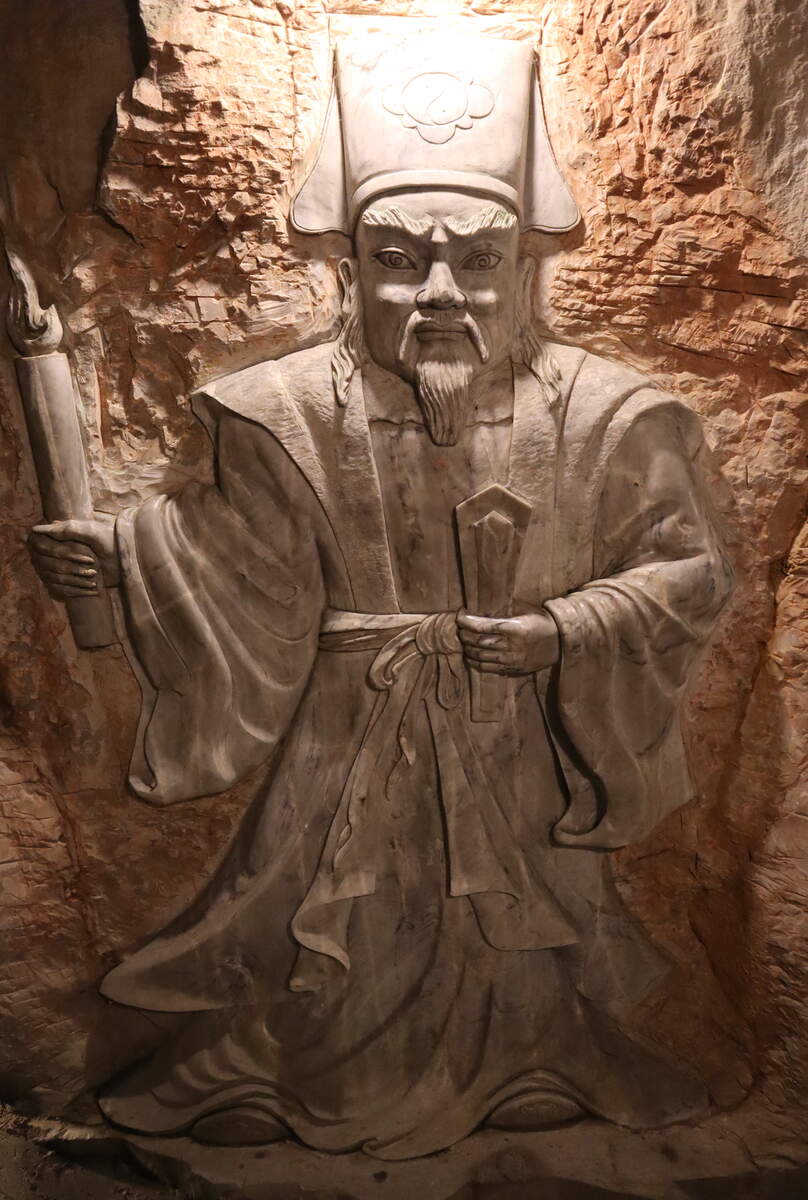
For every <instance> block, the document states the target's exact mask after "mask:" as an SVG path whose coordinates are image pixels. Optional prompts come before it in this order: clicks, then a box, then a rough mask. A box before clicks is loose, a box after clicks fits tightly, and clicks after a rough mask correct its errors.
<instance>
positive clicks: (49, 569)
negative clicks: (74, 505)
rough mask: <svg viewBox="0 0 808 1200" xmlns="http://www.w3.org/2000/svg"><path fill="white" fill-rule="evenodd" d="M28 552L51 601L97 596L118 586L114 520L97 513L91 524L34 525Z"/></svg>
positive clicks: (67, 522) (118, 570)
mask: <svg viewBox="0 0 808 1200" xmlns="http://www.w3.org/2000/svg"><path fill="white" fill-rule="evenodd" d="M28 551H29V553H30V555H31V561H32V562H33V564H34V566H35V567H36V570H37V574H38V575H39V578H40V579H41V580H42V582H43V583H44V584H45V587H46V588H47V589H48V592H49V593H50V595H51V596H53V598H54V600H70V599H73V598H74V597H77V596H93V595H97V594H98V592H99V591H100V590H101V588H102V587H103V586H106V587H114V586H115V584H117V583H118V582H119V578H120V565H119V562H118V552H117V549H116V547H115V518H114V517H112V516H109V515H108V514H106V513H99V514H98V516H97V518H96V519H95V520H91V521H54V522H52V524H50V525H35V526H34V528H33V529H32V530H31V532H30V534H29V535H28Z"/></svg>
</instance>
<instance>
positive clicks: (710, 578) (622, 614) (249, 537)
mask: <svg viewBox="0 0 808 1200" xmlns="http://www.w3.org/2000/svg"><path fill="white" fill-rule="evenodd" d="M552 349H553V353H554V355H555V357H556V359H557V361H558V364H559V367H560V371H561V384H560V388H559V393H558V395H557V396H553V397H548V395H547V394H546V391H545V389H544V388H543V387H542V386H540V384H539V383H538V382H537V380H536V379H535V378H534V377H533V376H532V375H531V374H530V372H529V371H527V370H526V369H525V368H522V367H518V366H515V367H514V368H513V376H512V384H511V379H510V372H509V378H508V380H507V381H506V383H505V385H504V386H503V387H502V388H501V389H499V390H497V391H496V394H494V395H492V396H491V397H489V398H487V399H486V400H485V401H481V404H480V407H479V408H478V409H477V410H476V411H475V414H474V418H473V420H472V422H471V423H470V424H469V426H468V428H467V429H466V430H465V432H464V434H463V435H462V437H461V439H460V441H459V443H458V445H457V446H456V447H438V446H435V445H433V444H432V442H431V441H430V440H429V438H428V435H427V433H426V430H425V429H424V426H423V423H422V421H421V418H420V413H419V411H418V408H417V404H416V402H415V399H414V396H413V394H412V392H411V390H410V389H409V388H408V387H407V385H405V384H404V383H402V381H400V380H398V379H397V378H394V377H392V376H390V375H387V374H386V373H385V372H382V371H380V370H378V369H375V368H371V369H369V370H367V371H366V372H365V373H364V374H360V373H359V372H357V374H356V375H355V377H354V381H353V384H352V389H351V395H350V398H349V402H348V404H347V406H346V407H345V408H344V409H342V408H339V407H337V406H336V405H335V403H334V400H333V396H332V392H331V387H330V375H329V363H330V351H331V348H330V347H329V346H322V347H318V348H316V349H314V350H308V351H303V352H300V353H299V354H295V355H291V356H289V357H287V358H286V359H283V360H280V361H279V362H277V363H263V364H259V365H258V366H256V367H252V368H249V369H247V370H246V371H242V372H239V373H238V374H236V375H233V376H230V377H228V378H227V379H225V380H221V381H218V382H217V383H216V384H214V385H211V386H210V387H209V388H208V389H206V391H205V392H204V393H201V394H200V395H199V396H198V397H197V399H196V411H197V413H198V415H199V416H200V417H201V419H202V420H203V421H204V422H205V423H206V425H207V427H208V429H209V430H210V432H211V436H212V437H213V439H214V443H215V446H216V453H217V467H218V481H217V485H216V486H215V487H203V486H200V485H191V486H189V487H188V488H186V489H185V490H184V491H183V492H182V493H181V494H180V495H179V496H177V497H174V498H165V497H160V498H158V499H156V500H152V501H148V502H146V503H145V504H144V505H142V506H141V507H140V508H139V509H137V510H134V511H132V512H129V513H126V514H124V515H123V516H122V517H121V518H119V520H118V525H117V530H118V539H119V546H120V553H121V560H122V568H123V579H124V582H123V584H122V588H123V592H124V599H125V604H126V609H127V619H128V625H129V632H130V637H131V640H132V644H133V648H134V651H135V654H136V657H137V662H138V664H139V672H140V677H141V685H142V687H143V691H144V704H143V713H142V718H141V722H140V728H139V731H138V740H137V747H136V750H135V754H134V757H133V762H132V768H131V776H130V778H131V783H132V786H133V788H134V790H135V791H136V793H137V794H138V795H139V796H141V797H142V798H143V799H146V800H149V801H150V802H152V803H172V802H174V801H178V800H182V799H186V798H188V797H193V796H197V795H201V794H209V793H215V792H218V791H221V790H223V789H225V788H226V787H228V786H229V785H230V784H231V783H232V782H234V781H235V780H236V779H238V778H239V777H241V776H242V775H244V774H245V773H247V772H248V771H250V770H252V769H254V768H256V767H257V766H259V765H260V764H261V763H264V762H268V764H269V765H268V777H267V782H266V785H265V786H264V787H262V788H261V789H260V790H259V793H258V795H257V797H256V800H255V802H254V804H253V807H252V809H251V811H250V812H249V813H248V815H247V817H246V819H245V821H244V823H243V826H242V829H241V831H240V832H239V834H238V836H237V838H236V841H235V843H234V845H233V847H232V848H231V851H230V853H229V855H228V856H227V858H226V860H225V862H224V864H223V865H222V867H221V868H220V870H219V871H218V872H217V874H216V876H215V878H214V879H213V880H212V881H211V883H210V885H209V886H208V887H207V888H206V889H205V891H204V893H203V894H202V895H201V896H200V897H199V898H198V900H197V901H196V903H195V904H194V905H193V906H192V907H191V908H190V909H189V910H188V911H187V912H186V913H184V914H182V915H181V916H180V917H179V918H178V919H177V920H176V921H174V922H173V923H172V925H171V926H169V928H168V929H167V930H165V931H164V932H163V933H161V934H160V935H159V936H157V937H156V938H155V939H154V940H152V941H151V942H150V943H149V944H148V945H147V946H145V947H144V948H143V949H142V950H140V951H139V952H137V953H136V954H134V955H133V956H132V957H131V958H130V959H128V960H126V961H125V962H124V963H122V964H121V965H120V966H119V967H117V968H115V969H114V970H113V971H112V972H111V973H110V974H109V975H108V976H107V977H106V979H105V980H104V983H103V985H102V990H103V992H104V994H105V995H107V996H109V997H110V998H111V999H114V1000H117V1001H118V1002H120V1003H122V1004H127V1005H130V1006H135V1007H139V1008H142V1009H147V1010H152V1011H165V1012H173V1013H187V1014H188V1017H187V1021H186V1022H185V1024H184V1027H183V1029H182V1031H181V1032H180V1033H179V1034H178V1035H177V1036H172V1037H171V1038H170V1039H169V1040H168V1041H167V1043H166V1045H165V1046H164V1047H162V1048H161V1049H160V1050H158V1051H157V1053H156V1054H155V1055H154V1056H153V1057H152V1058H151V1059H150V1060H149V1061H148V1062H146V1063H145V1064H143V1065H139V1066H136V1067H135V1068H134V1069H132V1070H130V1072H128V1074H126V1075H125V1076H124V1077H123V1078H122V1079H120V1080H118V1081H116V1082H114V1083H113V1084H112V1085H111V1086H109V1087H108V1088H107V1089H106V1090H105V1092H104V1093H103V1095H102V1098H101V1105H102V1108H103V1109H104V1111H105V1112H106V1113H107V1115H108V1116H109V1117H110V1118H111V1119H112V1120H114V1121H116V1122H118V1123H119V1124H121V1125H124V1126H127V1127H130V1128H134V1129H138V1130H141V1131H144V1132H152V1133H171V1132H179V1131H182V1130H186V1129H188V1128H189V1127H191V1126H192V1125H193V1122H194V1121H195V1120H197V1119H199V1118H200V1117H202V1116H204V1115H206V1114H209V1113H212V1112H221V1111H225V1110H227V1109H228V1108H234V1107H236V1106H238V1105H245V1104H246V1105H249V1106H251V1107H253V1108H256V1107H257V1108H259V1109H264V1110H265V1111H266V1112H267V1113H270V1114H272V1115H273V1116H275V1117H277V1118H279V1119H281V1120H282V1121H283V1122H285V1123H286V1124H287V1125H288V1126H289V1127H290V1128H291V1129H292V1130H293V1131H294V1132H295V1133H296V1134H297V1135H298V1136H299V1137H300V1138H302V1139H303V1140H304V1141H305V1142H307V1143H308V1144H310V1145H312V1146H314V1147H316V1148H318V1149H322V1150H331V1151H340V1150H346V1149H349V1148H352V1147H356V1146H362V1147H363V1148H364V1149H365V1150H366V1151H367V1152H369V1153H371V1154H375V1155H377V1156H378V1157H382V1158H384V1157H387V1158H405V1157H410V1156H413V1155H417V1154H424V1153H430V1152H432V1151H435V1150H438V1149H441V1148H443V1147H445V1146H447V1145H450V1144H451V1143H452V1142H454V1141H456V1140H458V1139H459V1138H461V1137H463V1136H464V1135H466V1134H467V1133H469V1132H470V1131H471V1130H472V1129H473V1128H475V1127H476V1126H477V1125H478V1124H479V1123H480V1122H481V1121H483V1120H484V1119H485V1117H486V1116H487V1115H489V1114H490V1113H491V1112H492V1111H493V1110H494V1109H495V1108H496V1107H497V1106H498V1105H501V1104H502V1103H503V1102H507V1101H509V1100H513V1099H515V1098H519V1097H526V1098H527V1097H531V1096H547V1095H550V1096H558V1095H562V1096H565V1097H570V1098H572V1099H574V1100H575V1101H576V1102H577V1103H578V1104H580V1105H581V1106H582V1107H583V1108H585V1109H586V1110H588V1111H591V1112H593V1113H595V1114H599V1115H602V1116H604V1117H607V1118H609V1119H611V1120H615V1121H618V1122H621V1123H624V1124H628V1125H632V1126H635V1127H643V1126H646V1127H647V1126H652V1125H659V1124H662V1123H665V1122H667V1121H672V1120H676V1119H679V1118H681V1117H683V1116H686V1115H689V1114H690V1113H692V1112H693V1111H694V1110H696V1109H698V1108H699V1107H700V1106H701V1105H703V1103H704V1095H703V1092H702V1089H701V1087H700V1086H699V1085H698V1084H697V1083H696V1082H694V1081H693V1080H692V1079H691V1078H690V1077H689V1076H687V1075H686V1074H683V1073H681V1072H680V1071H678V1070H677V1069H676V1068H675V1067H674V1066H673V1065H671V1064H669V1063H667V1062H666V1061H663V1059H662V1058H661V1056H659V1055H658V1054H656V1053H652V1052H651V1051H650V1050H649V1049H648V1048H647V1047H644V1046H642V1045H641V1044H640V1043H639V1042H638V1041H637V1040H636V1039H633V1038H630V1037H629V1036H628V1035H627V1034H626V1032H625V1025H626V1023H627V1019H628V1014H629V1013H630V1011H631V1007H632V1005H634V1004H636V1002H637V1001H638V1000H639V999H640V998H641V997H642V996H643V995H644V994H645V993H646V992H647V990H648V989H649V988H650V987H652V986H653V985H654V984H655V983H657V982H658V981H659V980H660V978H661V976H662V974H663V973H664V969H665V964H664V962H663V961H662V960H661V957H660V956H659V954H658V953H657V952H656V951H655V950H654V948H653V947H652V946H651V945H650V944H649V943H648V942H647V940H646V939H645V937H644V935H643V933H642V931H641V930H640V929H639V928H638V927H637V926H636V925H635V924H634V923H633V922H632V920H631V919H630V918H629V916H628V915H627V914H626V913H625V912H624V911H623V909H622V907H621V905H620V902H619V900H618V898H617V896H616V893H615V890H614V887H613V885H612V883H611V880H610V876H609V869H608V861H607V856H606V855H605V854H604V853H603V851H604V850H607V849H610V848H613V847H616V846H620V845H624V844H627V843H629V842H632V841H635V840H638V839H640V838H642V837H643V836H644V835H645V834H646V833H647V832H648V831H649V830H650V829H652V828H653V826H654V825H655V824H656V823H657V822H658V821H659V819H660V818H661V817H662V816H664V815H665V813H667V812H668V811H670V810H671V809H673V808H675V807H676V806H678V805H680V804H682V803H683V802H685V801H686V800H687V799H689V798H690V794H691V792H690V785H689V781H688V776H687V769H686V765H685V760H684V753H683V747H682V742H681V735H680V732H679V728H678V724H677V706H678V703H679V701H680V699H681V695H682V692H683V689H684V686H685V683H686V680H687V675H688V671H689V669H690V668H691V665H692V661H693V658H694V656H695V655H696V654H697V652H698V650H699V649H700V648H701V647H702V646H703V645H704V643H705V641H706V639H707V637H708V635H709V632H710V630H711V628H712V626H713V624H714V621H715V617H716V615H717V613H718V611H719V610H720V608H721V606H722V604H723V602H724V600H725V599H726V596H727V594H728V591H729V587H730V571H729V567H728V565H727V563H726V561H725V559H724V558H723V555H722V552H721V549H720V546H719V543H718V541H717V538H716V534H715V530H714V528H713V523H712V521H711V519H710V514H709V507H708V502H707V498H706V494H705V490H704V485H703V482H702V480H701V468H700V464H701V460H702V457H703V455H704V445H703V441H702V438H701V434H700V430H699V426H698V422H697V420H696V418H695V417H694V416H693V414H692V413H690V412H689V410H687V409H686V408H685V407H684V406H682V405H681V404H679V403H678V402H677V401H676V400H674V399H673V398H672V397H670V396H668V395H666V394H664V393H662V392H659V391H657V390H655V389H653V388H651V387H650V386H649V385H648V383H647V381H645V380H644V379H643V378H642V377H641V376H639V375H637V374H636V373H634V372H633V371H630V370H627V369H625V368H622V367H618V366H615V365H613V364H609V363H606V362H604V361H603V360H601V359H598V358H595V357H594V356H591V355H586V354H584V353H583V352H582V351H579V350H573V349H570V348H568V347H562V346H556V347H553V348H552ZM492 482H499V483H502V484H506V485H507V486H509V487H510V488H511V489H512V490H513V491H515V492H516V493H518V494H519V495H520V496H522V497H523V498H524V499H526V500H527V501H528V502H529V503H530V504H531V505H532V516H531V522H530V526H529V528H528V532H527V536H526V541H525V546H524V550H523V553H522V557H521V559H520V565H519V569H518V572H517V577H516V586H515V602H514V611H515V612H531V611H540V610H541V609H542V606H544V607H545V608H546V610H547V611H549V612H550V613H551V614H552V616H553V618H554V619H555V621H556V623H557V625H558V628H559V631H560V636H561V646H562V657H561V661H560V663H559V665H558V667H557V668H554V669H553V670H552V671H544V672H540V673H538V674H537V675H535V676H533V675H526V676H522V677H518V678H516V679H511V680H509V681H508V683H507V691H508V697H507V705H506V708H505V712H504V715H503V717H502V719H501V720H500V721H498V722H487V723H480V722H473V721H472V720H471V714H470V709H469V695H468V693H469V689H468V676H467V668H466V666H465V664H464V662H463V659H462V656H461V655H460V654H459V652H458V651H459V646H458V644H457V642H456V639H455V638H454V636H453V624H454V622H453V619H452V618H451V617H448V618H447V617H442V616H440V614H445V613H448V614H451V613H453V611H454V610H456V609H457V608H459V607H460V606H461V604H462V589H461V577H460V572H459V568H458V563H457V552H456V548H455V547H456V542H455V532H454V525H453V512H454V507H455V505H456V504H457V503H458V502H459V501H461V500H464V499H466V498H467V497H468V496H470V495H472V494H474V493H476V492H477V491H479V490H480V489H481V488H482V487H484V486H486V485H487V484H490V483H492Z"/></svg>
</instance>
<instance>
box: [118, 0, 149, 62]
mask: <svg viewBox="0 0 808 1200" xmlns="http://www.w3.org/2000/svg"><path fill="white" fill-rule="evenodd" d="M123 6H124V8H125V9H126V19H127V21H128V24H129V50H130V53H131V55H132V65H133V67H134V68H135V76H136V77H137V76H138V75H142V74H143V72H144V71H145V70H146V67H147V66H148V65H149V39H148V37H147V35H146V26H145V25H144V24H143V18H142V17H141V15H140V4H139V0H123Z"/></svg>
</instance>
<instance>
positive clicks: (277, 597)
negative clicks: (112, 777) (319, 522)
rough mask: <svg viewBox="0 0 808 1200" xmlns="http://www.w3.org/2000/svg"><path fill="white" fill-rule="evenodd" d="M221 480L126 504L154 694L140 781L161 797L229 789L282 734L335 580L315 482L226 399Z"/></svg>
mask: <svg viewBox="0 0 808 1200" xmlns="http://www.w3.org/2000/svg"><path fill="white" fill-rule="evenodd" d="M213 433H214V437H215V442H216V450H217V470H218V483H217V485H210V486H205V485H201V484H198V483H191V484H189V485H187V486H186V487H185V488H184V489H183V491H181V492H180V493H179V494H178V495H175V496H158V497H155V498H153V499H150V500H147V501H146V502H145V503H144V504H142V505H140V506H139V507H138V508H135V509H130V510H127V511H126V512H124V513H123V514H121V516H119V517H118V520H117V523H116V536H117V540H118V550H119V555H120V560H121V574H122V583H121V591H122V598H123V603H124V610H125V614H126V624H127V632H128V636H129V639H130V651H131V653H130V657H131V658H132V660H133V666H134V668H135V670H136V673H137V675H138V679H139V682H140V685H141V689H142V692H143V704H142V710H141V717H140V723H139V728H138V732H137V740H136V746H135V750H134V753H133V757H132V762H131V766H130V775H129V781H130V785H131V787H132V789H133V790H134V792H135V793H136V794H137V795H138V796H139V797H141V798H142V799H143V800H147V801H149V802H151V803H153V804H170V803H173V802H174V801H177V800H183V799H187V798H190V797H194V796H201V795H211V794H214V793H216V792H221V791H223V790H224V789H225V788H227V787H229V786H230V785H231V784H233V783H234V782H235V781H237V780H238V779H240V778H241V777H242V776H244V775H245V774H247V773H248V772H249V771H251V770H252V769H253V768H255V767H257V766H259V765H260V764H261V763H262V762H264V761H265V760H266V759H267V758H268V757H269V755H270V754H271V753H272V751H273V749H274V748H275V746H276V745H277V744H278V742H279V740H280V738H281V737H282V736H283V734H284V732H285V730H286V728H287V726H288V724H289V722H290V720H291V718H292V716H293V714H294V712H295V709H296V707H297V705H298V702H299V700H300V697H301V694H302V692H303V689H304V687H305V685H306V681H307V679H308V676H309V673H310V671H311V667H312V664H313V661H314V657H315V654H316V651H317V637H318V630H319V624H320V614H321V611H322V607H323V584H322V578H321V572H320V563H319V557H318V553H317V548H316V540H315V537H314V534H313V530H312V527H311V524H310V523H309V522H308V520H307V507H310V505H309V504H308V499H307V496H306V492H307V490H308V489H307V485H306V484H305V481H303V480H302V477H301V476H300V475H299V472H298V471H297V469H296V467H295V466H294V464H293V463H292V462H291V460H290V459H288V456H287V455H286V454H285V452H284V451H283V449H282V448H281V447H280V445H279V444H278V443H277V442H276V441H275V439H274V438H273V437H272V435H271V434H269V433H268V432H267V431H266V430H264V429H262V428H261V427H260V426H258V425H255V424H253V423H252V422H250V421H247V420H244V419H242V418H240V417H237V416H234V415H231V414H226V413H222V414H221V415H220V417H219V418H218V420H217V421H216V422H215V424H214V427H213Z"/></svg>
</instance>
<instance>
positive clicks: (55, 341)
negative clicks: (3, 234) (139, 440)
mask: <svg viewBox="0 0 808 1200" xmlns="http://www.w3.org/2000/svg"><path fill="white" fill-rule="evenodd" d="M6 255H7V257H8V261H9V267H10V268H11V273H12V280H13V284H14V288H13V290H12V296H11V303H10V306H9V316H8V331H9V336H10V337H11V340H12V342H13V343H14V345H15V347H16V349H17V350H19V351H20V356H19V357H18V358H17V359H16V360H15V367H16V371H17V380H18V382H19V386H20V395H21V397H22V406H23V411H24V413H25V422H26V425H27V426H28V437H29V439H30V442H31V452H32V454H33V458H34V465H35V467H36V474H37V480H38V482H39V491H40V495H41V498H42V510H43V513H44V516H45V520H46V521H49V522H50V521H68V520H76V519H78V520H91V519H92V517H93V503H92V497H91V494H90V481H89V477H88V474H87V461H86V458H85V455H84V444H83V442H82V438H81V429H80V426H79V417H78V411H77V408H76V396H75V392H74V389H73V379H72V376H71V373H70V363H69V361H68V358H67V355H66V354H62V353H61V352H59V351H58V350H57V347H58V346H59V344H60V343H61V340H62V324H61V321H60V320H59V316H58V314H57V312H56V310H55V308H53V306H51V307H50V308H48V309H42V308H41V306H40V304H39V300H38V297H37V294H36V285H35V284H34V281H33V278H32V276H31V274H30V272H29V271H28V270H27V268H26V266H25V264H24V263H23V261H22V260H21V259H20V257H19V255H17V254H15V253H14V252H13V251H12V250H10V249H8V248H7V250H6ZM84 552H85V553H87V554H89V553H91V551H90V550H89V549H87V548H84ZM65 603H66V607H67V612H68V616H69V618H70V625H71V627H72V629H73V636H74V637H75V639H76V645H77V646H79V647H81V648H82V649H94V648H96V647H99V646H110V645H112V643H113V642H115V641H117V637H116V634H115V626H114V620H113V615H112V606H111V604H110V599H109V596H108V595H107V593H106V592H101V593H100V594H99V595H96V596H86V597H84V596H78V597H75V598H73V599H69V600H67V601H66V602H65Z"/></svg>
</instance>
